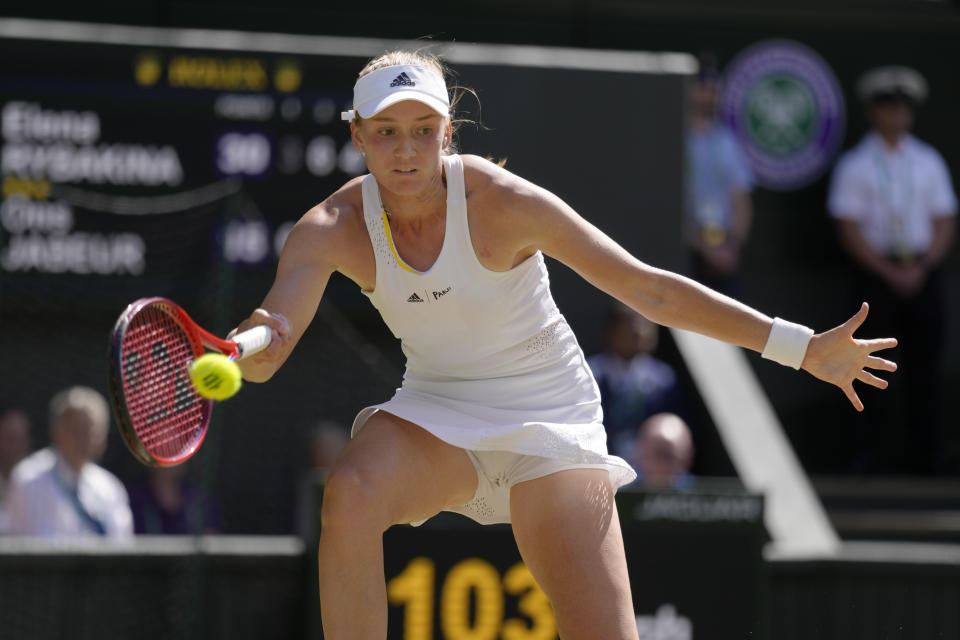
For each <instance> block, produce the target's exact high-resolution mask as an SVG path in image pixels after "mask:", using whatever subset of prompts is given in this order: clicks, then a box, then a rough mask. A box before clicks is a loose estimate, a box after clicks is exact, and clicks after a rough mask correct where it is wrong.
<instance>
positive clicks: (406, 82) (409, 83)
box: [390, 71, 417, 87]
mask: <svg viewBox="0 0 960 640" xmlns="http://www.w3.org/2000/svg"><path fill="white" fill-rule="evenodd" d="M390 86H391V87H415V86H417V83H416V82H414V81H413V80H411V79H410V76H408V75H407V72H406V71H404V72H403V73H401V74H400V75H398V76H397V77H396V78H394V79H393V82H391V83H390Z"/></svg>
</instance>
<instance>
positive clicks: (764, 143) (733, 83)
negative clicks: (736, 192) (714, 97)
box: [720, 40, 846, 191]
mask: <svg viewBox="0 0 960 640" xmlns="http://www.w3.org/2000/svg"><path fill="white" fill-rule="evenodd" d="M720 109H721V117H722V118H723V120H724V121H725V122H727V124H728V125H729V126H730V127H731V128H732V129H733V131H734V133H735V134H736V136H737V137H738V138H739V140H740V143H741V144H742V145H743V148H744V151H745V153H746V155H747V158H748V160H749V162H750V166H751V167H752V168H753V171H754V173H755V175H756V178H757V183H758V184H759V185H761V186H763V187H766V188H769V189H776V190H783V191H786V190H791V189H797V188H800V187H803V186H806V185H807V184H810V183H811V182H813V181H814V180H816V179H817V178H819V177H820V176H821V175H822V174H823V172H824V170H825V169H826V168H827V166H829V164H830V162H831V161H832V160H833V157H834V155H835V154H836V152H837V150H838V149H839V148H840V144H841V142H842V141H843V134H844V126H845V123H846V106H845V103H844V100H843V91H842V90H841V89H840V84H839V83H838V82H837V78H836V76H835V75H834V74H833V71H832V70H831V69H830V66H829V65H827V63H826V62H825V61H824V60H823V58H821V57H820V56H819V55H818V54H817V53H816V52H814V51H813V50H812V49H810V48H809V47H806V46H804V45H802V44H800V43H798V42H793V41H790V40H766V41H763V42H759V43H757V44H755V45H752V46H750V47H748V48H747V49H745V50H743V51H742V52H740V53H739V54H738V55H737V56H736V58H734V59H733V61H732V62H731V63H730V65H729V66H728V67H727V71H726V73H725V74H724V90H723V97H722V99H721V106H720Z"/></svg>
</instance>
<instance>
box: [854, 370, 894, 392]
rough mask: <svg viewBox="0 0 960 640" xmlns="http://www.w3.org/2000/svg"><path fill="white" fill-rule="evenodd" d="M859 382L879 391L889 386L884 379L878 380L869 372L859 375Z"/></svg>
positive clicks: (862, 372)
mask: <svg viewBox="0 0 960 640" xmlns="http://www.w3.org/2000/svg"><path fill="white" fill-rule="evenodd" d="M857 380H859V381H860V382H863V383H866V384H868V385H870V386H871V387H876V388H877V389H886V388H887V385H888V384H889V383H888V382H887V381H886V380H884V379H883V378H878V377H877V376H875V375H873V374H872V373H870V372H869V371H861V372H860V373H858V374H857Z"/></svg>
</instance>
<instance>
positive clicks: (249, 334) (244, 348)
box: [233, 324, 273, 360]
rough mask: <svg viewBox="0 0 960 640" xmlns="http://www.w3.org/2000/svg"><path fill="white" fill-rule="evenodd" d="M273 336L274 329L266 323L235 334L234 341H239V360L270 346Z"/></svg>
mask: <svg viewBox="0 0 960 640" xmlns="http://www.w3.org/2000/svg"><path fill="white" fill-rule="evenodd" d="M272 337H273V330H272V329H271V328H270V327H268V326H267V325H265V324H261V325H257V326H256V327H254V328H253V329H248V330H247V331H244V332H243V333H238V334H237V335H235V336H233V341H234V342H236V343H237V360H240V359H241V358H246V357H247V356H252V355H253V354H255V353H257V352H258V351H263V350H264V349H266V348H267V347H269V346H270V340H271V338H272Z"/></svg>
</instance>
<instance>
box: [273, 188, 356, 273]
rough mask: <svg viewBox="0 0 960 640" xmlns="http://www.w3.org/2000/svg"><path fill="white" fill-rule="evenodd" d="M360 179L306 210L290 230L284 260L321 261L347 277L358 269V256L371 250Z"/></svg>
mask: <svg viewBox="0 0 960 640" xmlns="http://www.w3.org/2000/svg"><path fill="white" fill-rule="evenodd" d="M361 182H362V178H359V177H358V178H354V179H353V180H350V181H349V182H347V183H346V184H345V185H343V186H342V187H341V188H340V189H338V190H337V191H336V192H334V193H333V194H332V195H330V197H328V198H327V199H326V200H324V201H323V202H321V203H319V204H317V205H316V206H314V207H313V208H311V209H310V210H309V211H307V212H306V213H305V214H304V215H303V216H302V217H301V218H300V220H299V221H298V222H297V223H296V224H295V225H294V226H293V229H292V230H291V231H290V235H289V236H288V237H287V241H286V243H285V244H284V247H283V256H282V258H281V261H297V262H301V261H306V262H315V261H319V262H323V263H325V265H326V266H328V267H329V268H330V269H331V270H334V271H341V272H344V273H345V275H348V276H350V275H351V272H354V271H357V269H358V259H362V257H363V256H366V255H367V254H371V252H372V249H371V248H370V238H369V235H368V234H367V230H366V225H365V223H364V220H363V196H362V193H361ZM371 255H372V254H371Z"/></svg>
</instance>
